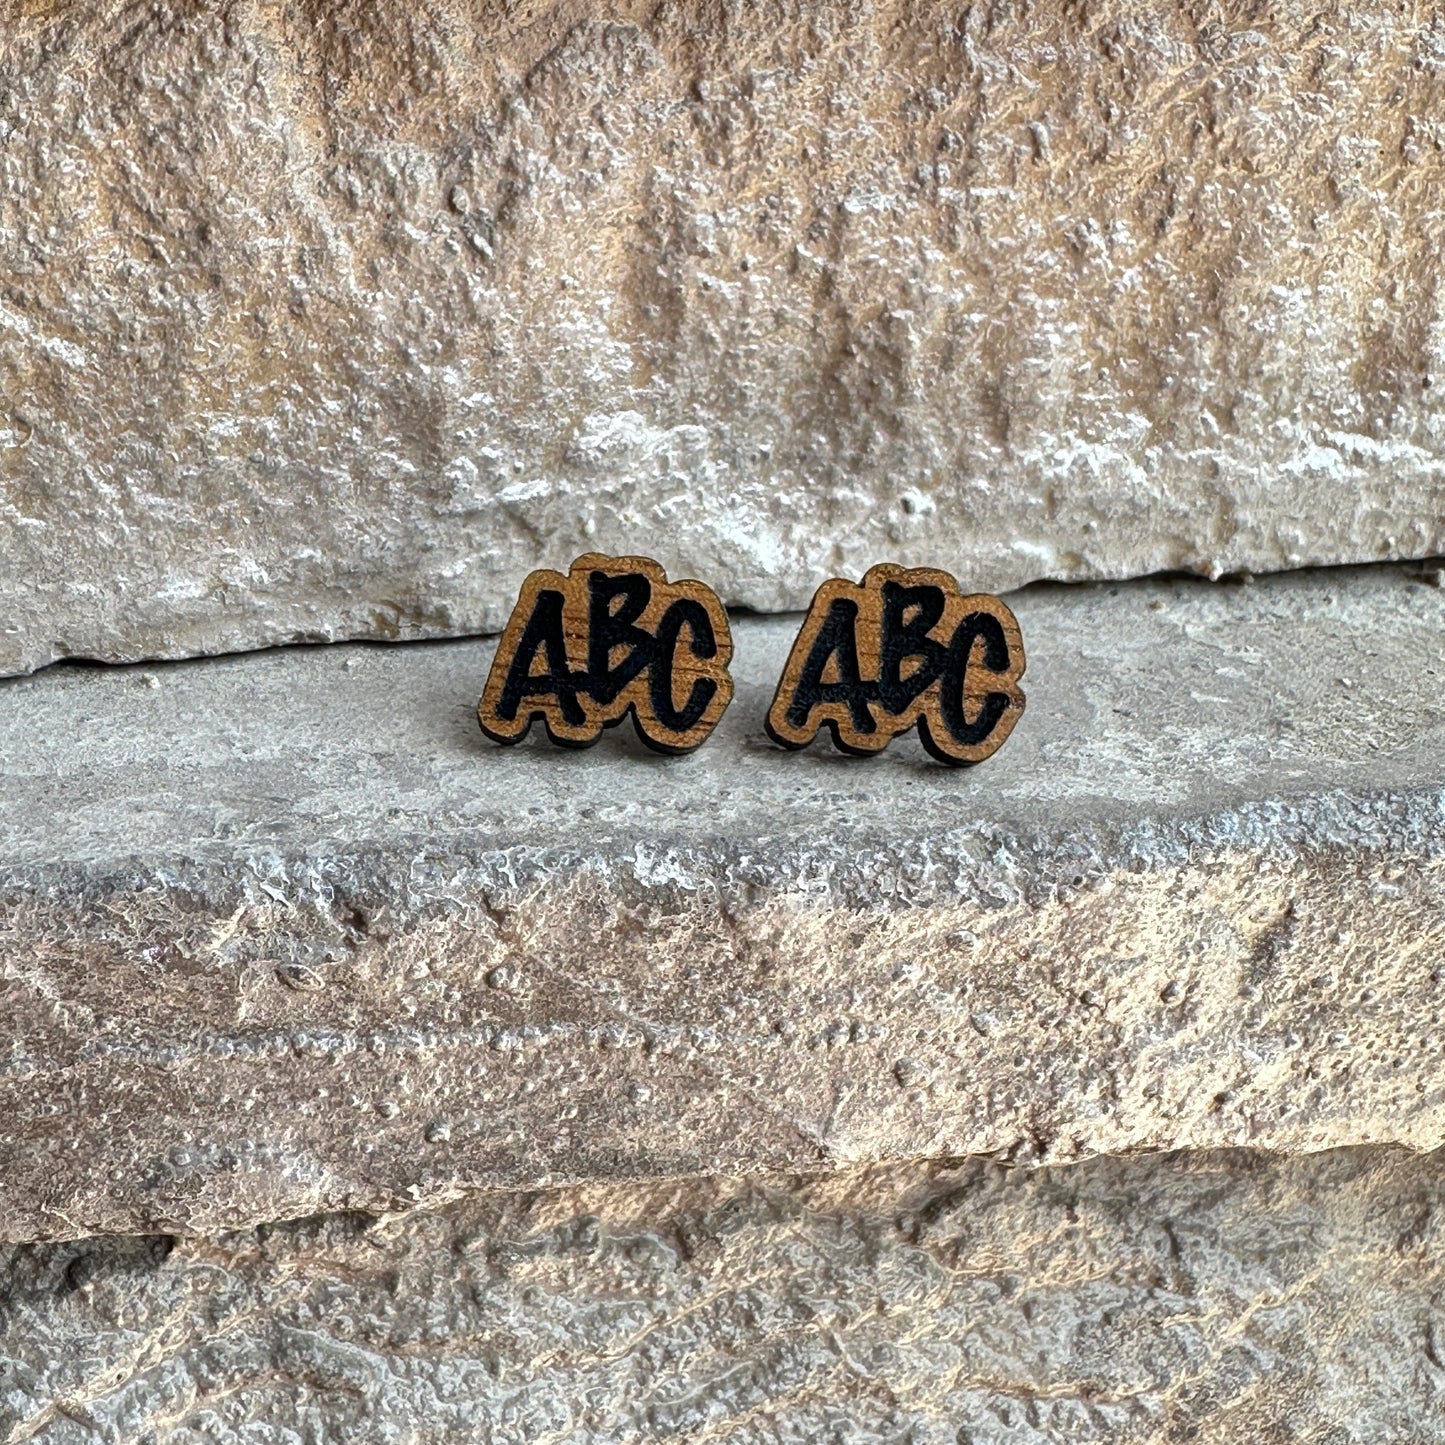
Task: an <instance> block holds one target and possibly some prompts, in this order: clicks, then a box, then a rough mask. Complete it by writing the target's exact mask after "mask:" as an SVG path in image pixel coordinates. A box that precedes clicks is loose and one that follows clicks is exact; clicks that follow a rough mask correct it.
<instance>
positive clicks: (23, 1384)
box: [0, 1150, 1445, 1445]
mask: <svg viewBox="0 0 1445 1445" xmlns="http://www.w3.org/2000/svg"><path fill="white" fill-rule="evenodd" d="M1442 1220H1445V1169H1442V1163H1441V1160H1440V1158H1439V1157H1438V1156H1427V1157H1415V1158H1412V1157H1409V1156H1406V1155H1403V1154H1400V1153H1397V1152H1391V1151H1375V1150H1359V1151H1346V1152H1343V1153H1339V1154H1333V1155H1323V1156H1320V1155H1316V1156H1312V1157H1310V1158H1307V1159H1296V1160H1284V1159H1279V1158H1277V1157H1276V1158H1270V1157H1267V1156H1262V1155H1251V1154H1246V1153H1226V1154H1213V1155H1211V1154H1205V1155H1193V1156H1184V1157H1172V1158H1159V1157H1153V1158H1140V1159H1133V1160H1097V1161H1094V1162H1091V1163H1089V1164H1084V1165H1076V1166H1073V1167H1070V1168H1059V1169H1045V1170H1039V1171H1037V1172H1035V1171H1029V1170H1008V1169H1003V1168H1000V1167H999V1166H997V1165H988V1164H982V1163H971V1164H965V1165H961V1166H927V1167H920V1166H911V1167H906V1168H903V1167H895V1168H893V1169H886V1170H882V1169H869V1170H859V1171H855V1172H850V1173H847V1174H845V1175H842V1176H840V1177H836V1178H834V1179H830V1180H828V1181H826V1182H818V1181H814V1182H804V1181H799V1180H796V1179H792V1180H789V1179H758V1180H753V1181H751V1182H739V1181H732V1180H711V1181H706V1180H705V1181H696V1182H688V1183H670V1184H661V1185H656V1186H652V1187H638V1186H632V1187H621V1186H617V1185H609V1186H593V1187H590V1188H585V1189H576V1190H569V1191H566V1192H560V1193H552V1194H549V1193H541V1194H537V1193H533V1194H527V1195H521V1196H519V1195H511V1196H502V1197H499V1198H493V1199H489V1200H485V1201H476V1202H468V1203H465V1204H461V1205H456V1206H452V1207H449V1208H447V1209H445V1210H442V1211H440V1212H437V1213H430V1212H425V1211H423V1212H417V1213H414V1214H411V1215H409V1216H407V1217H404V1218H397V1219H392V1220H387V1221H381V1222H373V1221H369V1220H366V1219H364V1218H361V1217H358V1216H340V1217H331V1218H323V1219H315V1220H308V1221H303V1222H300V1223H295V1224H281V1225H277V1226H274V1227H270V1228H265V1229H262V1230H258V1231H256V1232H254V1233H249V1232H248V1233H242V1234H232V1235H229V1236H226V1237H223V1238H220V1239H217V1240H214V1241H199V1240H182V1241H174V1240H171V1239H167V1238H164V1237H161V1238H151V1239H146V1238H138V1239H125V1240H114V1239H112V1240H104V1239H91V1240H81V1241H77V1242H75V1243H69V1244H62V1245H43V1246H33V1245H32V1246H24V1247H19V1248H10V1249H8V1250H4V1251H0V1322H3V1330H4V1333H3V1338H4V1345H3V1355H4V1356H5V1358H4V1360H3V1361H0V1382H3V1387H0V1440H4V1441H6V1442H19V1441H22V1440H23V1441H30V1442H35V1445H88V1442H90V1441H92V1440H96V1439H102V1440H107V1441H113V1442H116V1445H121V1442H131V1441H135V1442H141V1441H145V1442H148V1445H162V1442H163V1445H202V1442H205V1445H224V1442H230V1441H236V1442H240V1441H245V1442H247V1445H272V1442H275V1445H282V1442H291V1441H295V1440H298V1439H300V1440H316V1441H332V1440H335V1441H343V1440H344V1441H346V1442H348V1445H357V1442H371V1441H377V1442H380V1441H386V1442H388V1445H423V1442H452V1441H455V1442H463V1441H467V1442H471V1441H476V1440H507V1441H517V1442H525V1441H538V1442H540V1441H547V1442H556V1445H584V1442H598V1445H600V1442H604V1441H623V1440H658V1439H688V1440H694V1439H702V1438H706V1439H709V1440H731V1441H759V1442H761V1441H779V1440H787V1441H792V1440H796V1441H805V1440H808V1441H812V1440H837V1441H847V1442H865V1441H878V1442H884V1441H887V1442H897V1441H912V1442H915V1445H956V1442H959V1441H966V1442H970V1445H1054V1442H1059V1445H1063V1442H1070V1445H1074V1442H1088V1441H1099V1442H1104V1441H1107V1442H1110V1445H1168V1442H1176V1441H1181V1440H1191V1441H1197V1442H1205V1445H1209V1442H1213V1445H1235V1442H1238V1441H1240V1440H1252V1441H1258V1442H1261V1445H1285V1442H1290V1445H1295V1442H1299V1441H1340V1442H1345V1441H1374V1440H1380V1441H1385V1440H1389V1441H1405V1440H1409V1441H1422V1442H1425V1441H1434V1440H1438V1439H1439V1438H1440V1433H1441V1432H1440V1412H1441V1406H1442V1396H1445V1309H1442V1304H1441V1300H1442V1298H1445V1237H1442Z"/></svg>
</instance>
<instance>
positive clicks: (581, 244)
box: [0, 0, 1445, 672]
mask: <svg viewBox="0 0 1445 1445" xmlns="http://www.w3.org/2000/svg"><path fill="white" fill-rule="evenodd" d="M9 9H10V12H11V13H10V14H9V15H8V16H7V20H6V24H5V26H4V27H3V33H0V78H3V84H0V136H3V138H4V143H3V149H0V276H3V283H0V558H3V564H0V672H20V671H25V670H28V669H31V668H34V667H37V666H39V665H41V664H43V663H46V662H49V661H51V660H52V659H55V658H63V657H66V656H78V657H89V658H100V659H107V660H112V661H115V660H122V661H124V660H135V659H140V658H150V657H182V656H187V655H191V654H196V653H209V652H216V651H223V650H235V649H242V648H251V647H259V646H263V645H266V644H271V643H277V642H287V641H295V640H334V639H338V638H419V637H436V636H443V635H450V634H459V633H475V632H479V631H495V630H498V629H499V628H500V627H501V625H502V623H503V621H504V620H505V617H506V612H507V608H508V606H509V604H510V601H511V599H512V597H513V596H514V595H515V592H516V588H517V586H518V584H519V582H520V581H521V579H522V577H523V575H524V574H525V573H526V572H527V571H528V570H529V569H530V568H532V567H534V566H536V565H539V564H541V565H549V566H565V565H566V563H567V562H568V561H570V560H571V558H572V557H573V556H575V555H577V554H578V553H580V552H583V551H587V550H592V549H600V550H604V551H613V552H633V551H643V552H651V553H653V554H655V555H656V556H657V557H658V558H659V559H660V560H661V561H662V562H663V563H664V564H665V565H666V566H667V567H668V569H669V571H670V572H671V573H672V574H673V575H674V576H678V575H682V576H699V577H702V578H703V579H704V580H706V581H708V582H710V583H711V584H713V585H714V586H715V587H717V589H718V590H719V591H720V593H721V594H722V595H723V597H724V600H725V601H727V602H729V603H730V604H731V603H736V604H744V605H746V606H748V607H752V608H757V609H762V610H777V609H786V608H798V607H801V606H803V605H805V604H806V602H807V600H808V597H809V595H810V594H811V592H812V589H813V588H814V587H815V586H816V585H817V584H818V583H819V582H820V581H821V580H822V579H823V578H824V577H825V576H828V575H832V574H838V573H848V574H851V575H855V576H856V575H861V573H862V572H863V570H864V569H865V567H866V566H867V565H869V564H870V563H872V562H875V561H881V560H895V561H900V562H906V563H912V564H920V565H931V566H942V567H946V568H948V569H949V570H951V571H954V572H955V573H957V574H958V575H959V576H960V577H961V578H962V579H963V580H964V581H965V582H966V583H967V584H968V585H970V586H972V587H979V588H984V589H998V588H1002V587H1011V586H1016V585H1019V584H1022V583H1025V582H1028V581H1031V580H1033V579H1037V578H1056V579H1078V578H1101V577H1120V576H1131V575H1137V574H1143V573H1149V572H1154V571H1157V570H1160V569H1186V570H1193V571H1197V572H1201V573H1205V574H1209V575H1218V574H1220V573H1221V572H1226V571H1236V570H1241V569H1242V570H1248V571H1262V570H1268V569H1276V568H1292V567H1298V566H1301V565H1305V564H1311V563H1337V562H1351V561H1374V560H1378V559H1381V558H1389V557H1423V556H1426V555H1429V554H1431V553H1439V552H1445V473H1442V455H1445V453H1442V440H1441V438H1442V426H1445V412H1442V409H1441V403H1440V400H1439V398H1440V397H1441V395H1442V394H1445V388H1442V385H1441V377H1442V375H1445V360H1442V353H1441V347H1442V341H1441V336H1442V331H1441V328H1440V326H1439V325H1438V323H1437V321H1436V317H1437V316H1438V315H1439V314H1440V311H1441V294H1440V286H1441V281H1440V276H1441V272H1440V265H1439V257H1440V255H1441V251H1442V246H1445V237H1442V230H1441V228H1442V219H1441V218H1442V216H1445V206H1442V203H1441V200H1442V195H1445V183H1442V176H1445V170H1442V165H1445V163H1442V144H1445V131H1442V128H1441V125H1440V123H1439V122H1438V121H1437V120H1436V119H1435V117H1437V116H1439V115H1441V114H1442V113H1445V89H1442V75H1445V31H1442V28H1441V22H1440V19H1439V17H1438V16H1437V15H1435V14H1433V13H1432V12H1431V11H1430V9H1429V8H1428V7H1426V8H1424V9H1411V8H1406V9H1403V10H1402V9H1400V8H1399V7H1398V6H1395V5H1393V4H1387V3H1384V0H1365V3H1360V4H1354V3H1349V4H1347V3H1343V0H1335V3H1330V4H1324V5H1312V6H1307V7H1303V8H1299V7H1295V8H1291V7H1288V6H1275V7H1260V6H1257V5H1246V4H1236V3H1229V4H1225V5H1223V6H1221V7H1215V8H1214V9H1210V10H1209V11H1208V13H1207V14H1206V13H1205V12H1204V11H1201V10H1199V8H1198V7H1197V6H1194V5H1189V4H1184V3H1181V0H1149V3H1145V4H1120V3H1112V0H1110V3H1100V4H1089V5H1086V6H1083V7H1080V6H1078V5H1075V4H1069V3H1064V0H1046V3H1043V4H1038V5H1031V6H1027V7H1023V8H1010V7H1006V6H973V7H968V8H966V9H962V10H961V9H960V8H959V7H958V6H955V5H945V4H938V3H926V4H919V5H914V4H910V5H903V4H900V3H895V0H848V3H829V4H826V5H802V6H798V5H779V4H765V5H759V6H745V7H730V6H725V5H721V4H718V3H715V0H685V3H682V4H677V5H670V6H663V7H657V6H654V5H651V4H647V5H643V4H636V3H613V4H609V5H605V6H584V5H580V4H576V3H570V0H569V3H550V4H547V3H544V4H538V5H529V6H526V7H523V8H521V9H519V8H518V7H516V6H508V5H502V4H499V3H496V0H435V3H428V4H425V5H418V4H415V3H411V0H376V3H372V4H368V5H365V6H356V7H350V6H315V5H281V6H276V5H269V6H258V5H245V4H242V5H228V6H220V7H217V6H208V5H203V4H199V3H195V0H161V3H157V4H155V5H152V6H151V7H150V8H148V9H146V10H145V11H144V12H140V11H137V10H135V9H134V8H133V7H131V6H128V5H121V4H116V3H104V4H90V3H87V4H81V3H79V0H54V3H44V4H32V5H24V4H21V5H15V4H12V5H11V6H10V7H9Z"/></svg>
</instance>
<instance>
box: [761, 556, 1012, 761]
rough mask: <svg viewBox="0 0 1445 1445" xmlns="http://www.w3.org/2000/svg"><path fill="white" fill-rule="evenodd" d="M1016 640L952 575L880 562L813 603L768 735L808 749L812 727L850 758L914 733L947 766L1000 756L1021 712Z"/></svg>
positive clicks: (998, 608) (999, 609) (997, 611)
mask: <svg viewBox="0 0 1445 1445" xmlns="http://www.w3.org/2000/svg"><path fill="white" fill-rule="evenodd" d="M1023 672H1024V646H1023V637H1022V635H1021V634H1020V632H1019V625H1018V622H1017V621H1016V620H1015V618H1014V615H1013V613H1012V612H1010V611H1009V609H1008V608H1007V607H1005V606H1004V604H1003V603H1002V602H1000V601H999V600H998V598H997V597H990V596H988V595H986V594H984V593H974V594H972V595H969V596H965V595H964V593H963V591H962V589H961V588H960V587H959V585H958V583H957V581H956V580H955V579H954V578H953V577H952V576H951V575H950V574H949V573H947V572H940V571H938V570H936V569H934V568H931V567H914V568H908V567H899V566H896V565H894V564H893V563H883V564H880V565H879V566H876V567H871V568H869V570H868V574H867V576H865V577H864V578H863V581H862V583H861V585H860V584H858V583H854V582H848V581H845V580H843V579H842V578H837V577H835V578H831V579H830V580H829V581H827V582H825V583H823V585H822V586H821V587H820V588H819V589H818V591H817V592H816V593H815V594H814V597H813V601H812V605H811V606H810V607H809V609H808V615H807V617H806V618H805V619H804V621H803V626H802V630H801V631H800V632H799V633H798V636H797V640H796V641H795V642H794V643H793V650H792V652H791V653H790V654H789V656H788V661H787V665H786V666H785V667H784V668H783V675H782V678H781V679H780V681H779V683H778V690H777V692H776V694H775V695H774V697H773V703H772V706H771V707H770V708H769V709H768V717H767V723H766V727H767V732H768V736H769V737H771V738H772V739H773V741H774V742H776V743H779V744H781V746H783V747H785V748H805V747H807V746H808V744H809V743H810V742H812V740H813V738H814V737H815V736H816V735H817V732H818V729H819V727H827V728H828V729H829V730H830V731H831V732H832V734H833V743H834V746H836V747H837V748H839V749H840V750H841V751H843V752H845V753H854V754H858V755H868V754H871V753H877V752H881V751H882V750H883V749H884V748H886V747H887V746H888V744H889V743H890V742H891V741H892V740H893V739H894V738H895V737H897V736H898V735H899V734H900V733H904V732H907V731H908V729H909V728H911V727H913V726H914V725H915V724H916V725H917V727H918V732H919V736H920V737H921V739H922V741H923V746H924V747H925V748H927V749H928V751H929V753H931V754H932V755H933V757H935V758H937V759H938V760H939V762H942V763H952V764H953V765H955V766H957V767H969V766H971V765H972V764H974V763H980V762H982V761H983V760H984V759H985V758H987V757H989V756H990V755H992V754H993V753H995V752H997V751H998V749H999V748H1000V747H1002V746H1003V743H1004V740H1005V739H1006V738H1007V737H1008V735H1009V733H1010V732H1012V731H1013V727H1014V724H1015V723H1016V722H1017V721H1018V720H1019V717H1020V716H1021V715H1022V713H1023V710H1024V695H1023V691H1022V689H1021V688H1020V687H1019V678H1021V677H1022V676H1023Z"/></svg>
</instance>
